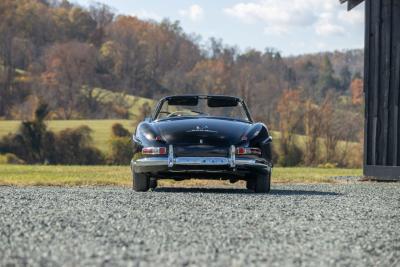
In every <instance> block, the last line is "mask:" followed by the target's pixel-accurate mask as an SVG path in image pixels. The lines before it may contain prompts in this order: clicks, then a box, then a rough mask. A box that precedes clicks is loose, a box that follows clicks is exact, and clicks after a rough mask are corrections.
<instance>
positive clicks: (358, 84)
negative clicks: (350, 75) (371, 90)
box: [350, 78, 364, 105]
mask: <svg viewBox="0 0 400 267" xmlns="http://www.w3.org/2000/svg"><path fill="white" fill-rule="evenodd" d="M363 90H364V82H363V80H362V79H360V78H356V79H354V80H353V81H352V82H351V85H350V91H351V102H352V103H353V105H361V104H362V103H363V100H364V95H363V92H364V91H363Z"/></svg>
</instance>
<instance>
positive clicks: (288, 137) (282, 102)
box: [277, 90, 303, 166]
mask: <svg viewBox="0 0 400 267" xmlns="http://www.w3.org/2000/svg"><path fill="white" fill-rule="evenodd" d="M277 111H278V114H279V119H280V121H279V129H280V133H281V136H280V150H281V151H280V152H281V155H280V160H279V162H280V163H281V164H282V165H284V166H290V165H296V164H298V163H299V162H300V161H301V160H302V158H301V157H302V155H301V151H300V150H299V149H298V147H297V146H296V144H295V140H294V136H295V133H296V132H297V129H298V128H299V125H300V124H301V119H302V115H303V114H302V108H301V93H300V91H299V90H284V92H283V94H282V97H281V98H280V99H279V102H278V106H277Z"/></svg>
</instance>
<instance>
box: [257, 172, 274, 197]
mask: <svg viewBox="0 0 400 267" xmlns="http://www.w3.org/2000/svg"><path fill="white" fill-rule="evenodd" d="M255 178H256V179H255V188H254V191H255V192H256V193H268V192H269V191H270V190H271V173H270V172H267V173H263V174H257V176H256V177H255Z"/></svg>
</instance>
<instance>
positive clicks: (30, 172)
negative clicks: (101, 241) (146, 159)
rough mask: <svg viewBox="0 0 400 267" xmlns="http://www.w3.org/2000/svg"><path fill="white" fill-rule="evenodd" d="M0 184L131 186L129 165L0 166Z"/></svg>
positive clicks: (302, 171)
mask: <svg viewBox="0 0 400 267" xmlns="http://www.w3.org/2000/svg"><path fill="white" fill-rule="evenodd" d="M361 175H362V171H361V170H360V169H320V168H274V171H273V175H272V177H273V178H272V183H335V182H336V180H334V179H332V178H330V177H332V176H361ZM0 185H7V186H124V187H130V186H131V185H132V180H131V173H130V169H129V167H128V166H37V165H30V166H28V165H0ZM160 185H161V186H193V187H194V186H196V187H203V186H212V187H214V186H215V187H218V186H228V187H229V186H233V187H237V186H244V183H242V182H241V183H236V184H233V185H232V184H230V183H229V181H215V180H197V179H192V180H186V181H182V182H175V181H173V180H163V181H161V182H160Z"/></svg>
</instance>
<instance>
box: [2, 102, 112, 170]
mask: <svg viewBox="0 0 400 267" xmlns="http://www.w3.org/2000/svg"><path fill="white" fill-rule="evenodd" d="M47 113H48V110H47V106H46V105H40V106H39V108H38V109H37V110H36V114H35V115H36V116H35V119H34V120H33V121H26V122H22V123H21V126H20V128H19V130H18V132H17V133H16V134H9V135H7V136H5V137H4V138H3V139H2V140H0V153H13V154H15V155H16V156H17V158H20V159H22V160H24V161H25V162H27V163H50V164H77V165H94V164H103V163H104V162H105V157H104V155H103V154H102V153H101V152H100V150H98V149H97V148H95V147H93V146H92V138H91V129H90V128H89V127H87V126H81V127H78V128H76V129H66V130H63V131H61V132H60V133H58V134H55V133H53V132H51V131H48V130H47V128H46V124H45V123H44V118H45V117H46V115H47Z"/></svg>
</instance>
